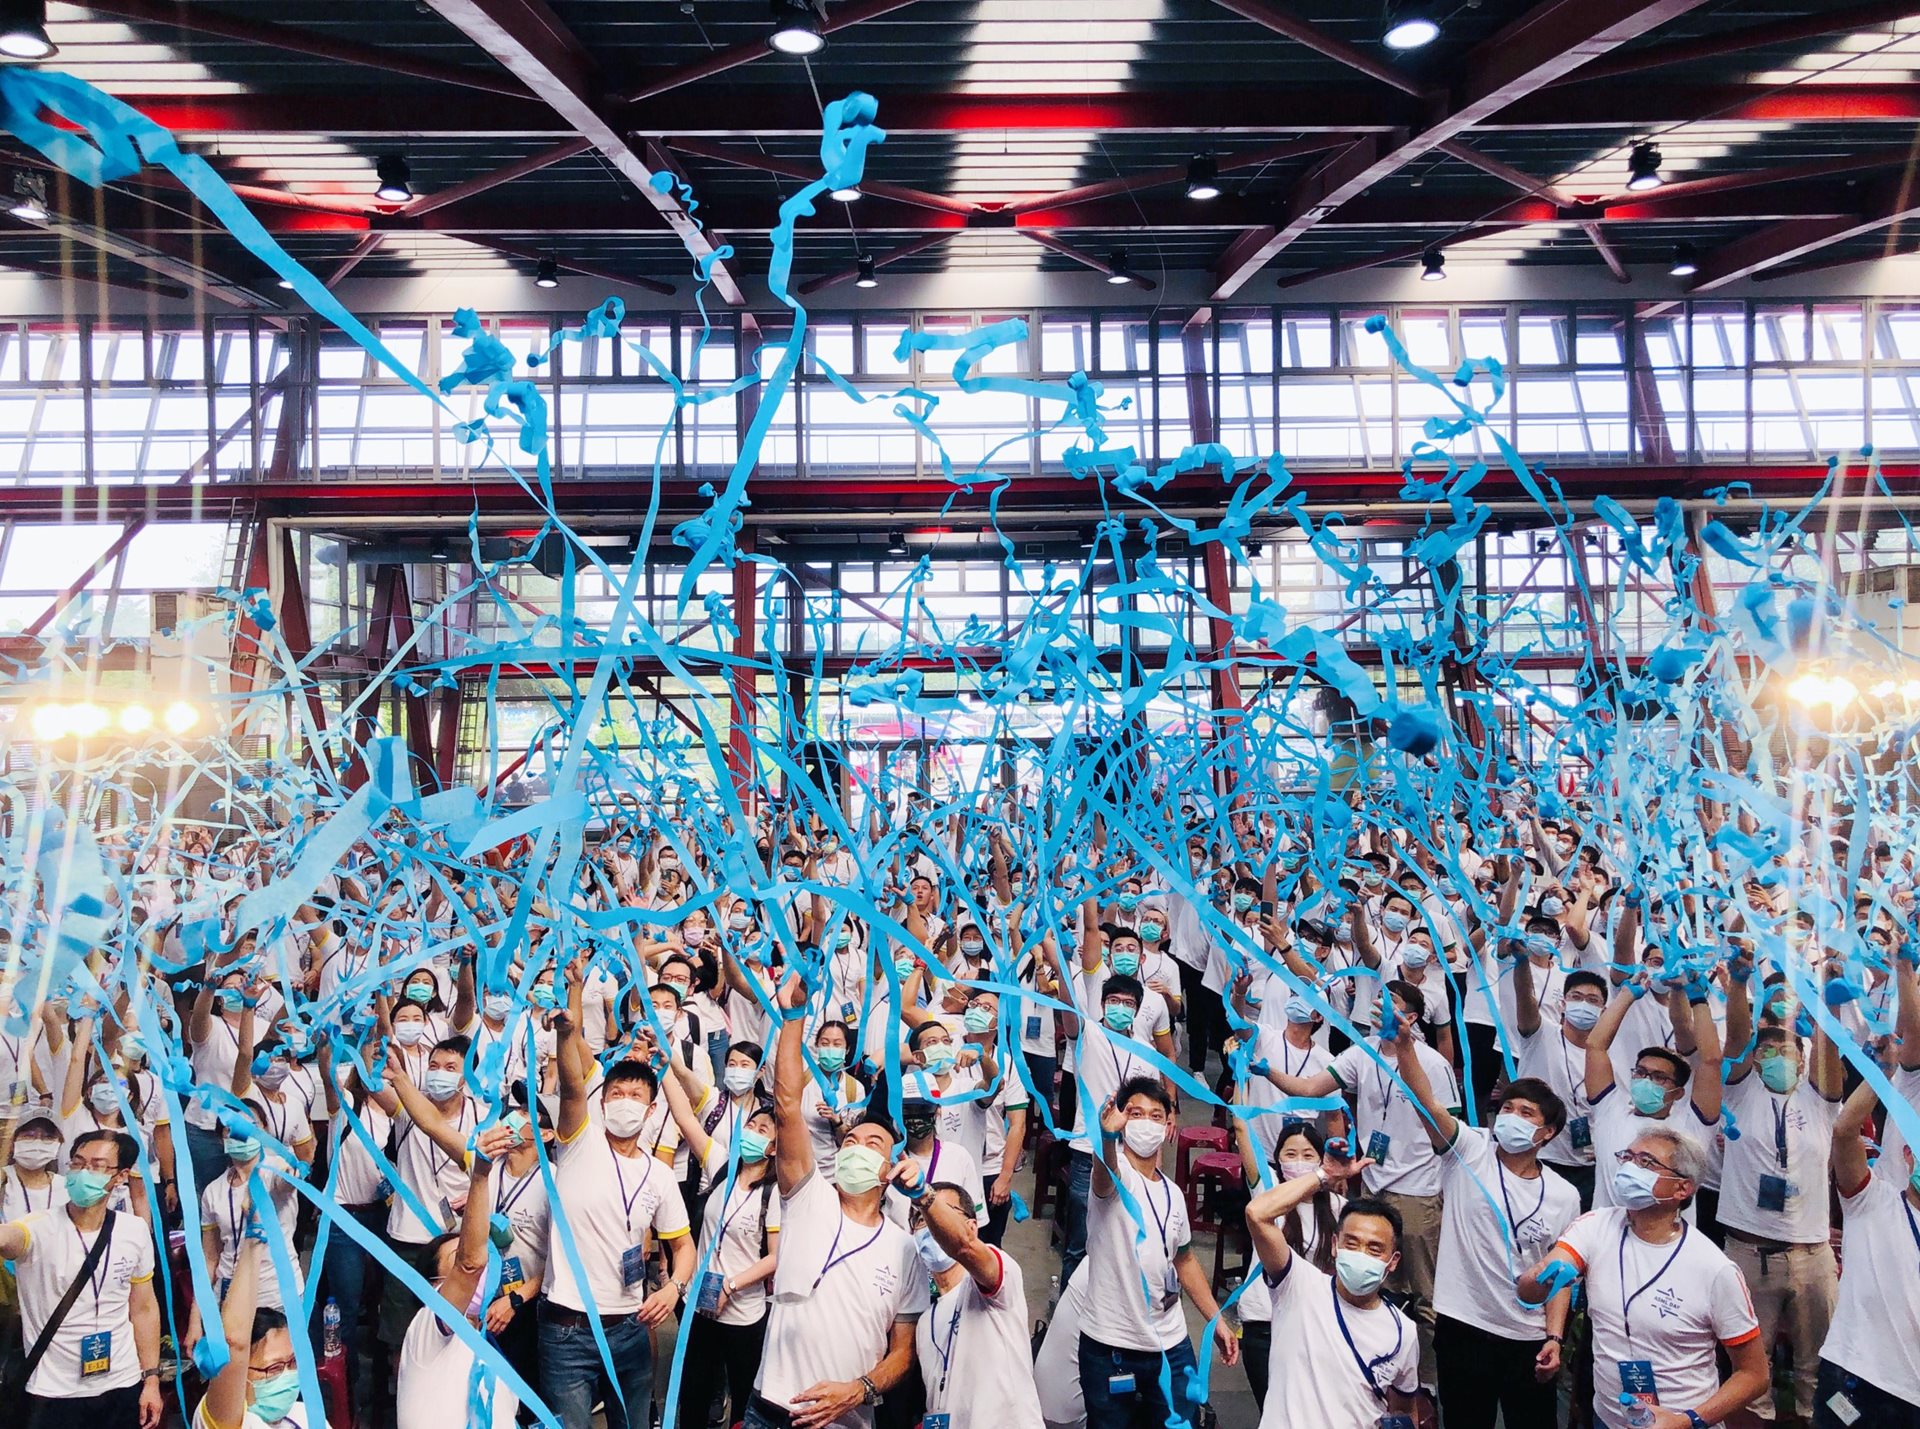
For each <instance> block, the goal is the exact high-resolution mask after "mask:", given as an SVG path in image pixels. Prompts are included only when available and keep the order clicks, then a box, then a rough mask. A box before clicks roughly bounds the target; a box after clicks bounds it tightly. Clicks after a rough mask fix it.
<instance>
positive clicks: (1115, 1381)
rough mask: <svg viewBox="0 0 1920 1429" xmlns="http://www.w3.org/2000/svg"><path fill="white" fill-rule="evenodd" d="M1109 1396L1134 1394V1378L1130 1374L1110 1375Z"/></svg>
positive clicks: (1108, 1377) (1108, 1381)
mask: <svg viewBox="0 0 1920 1429" xmlns="http://www.w3.org/2000/svg"><path fill="white" fill-rule="evenodd" d="M1107 1393H1108V1394H1132V1393H1133V1376H1132V1375H1130V1374H1110V1375H1108V1376H1107Z"/></svg>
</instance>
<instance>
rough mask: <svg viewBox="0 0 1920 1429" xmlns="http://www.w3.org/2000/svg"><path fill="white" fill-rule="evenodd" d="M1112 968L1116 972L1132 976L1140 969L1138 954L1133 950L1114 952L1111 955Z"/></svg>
mask: <svg viewBox="0 0 1920 1429" xmlns="http://www.w3.org/2000/svg"><path fill="white" fill-rule="evenodd" d="M1113 970H1114V971H1115V972H1117V973H1124V974H1125V975H1126V976H1128V977H1132V976H1133V975H1134V974H1135V973H1137V972H1139V971H1140V955H1139V954H1138V953H1134V952H1126V953H1115V954H1114V955H1113Z"/></svg>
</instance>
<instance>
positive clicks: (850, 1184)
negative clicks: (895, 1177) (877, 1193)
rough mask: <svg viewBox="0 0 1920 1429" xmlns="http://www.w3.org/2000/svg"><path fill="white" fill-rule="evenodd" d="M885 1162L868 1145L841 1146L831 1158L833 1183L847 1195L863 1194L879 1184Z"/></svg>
mask: <svg viewBox="0 0 1920 1429" xmlns="http://www.w3.org/2000/svg"><path fill="white" fill-rule="evenodd" d="M886 1164H887V1163H886V1161H885V1160H884V1159H883V1158H882V1157H881V1155H880V1153H879V1152H877V1151H875V1150H874V1149H873V1148H872V1147H870V1146H860V1145H853V1146H843V1147H841V1148H840V1151H839V1153H838V1154H837V1155H836V1156H835V1157H834V1158H833V1183H834V1185H836V1186H838V1187H839V1188H840V1189H841V1190H843V1191H845V1192H846V1193H847V1194H848V1195H849V1196H864V1195H865V1194H866V1193H867V1192H869V1191H871V1190H872V1189H873V1188H874V1187H875V1186H878V1185H879V1184H880V1173H881V1171H883V1170H884V1169H886Z"/></svg>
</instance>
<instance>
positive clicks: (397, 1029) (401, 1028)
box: [393, 1022, 427, 1047]
mask: <svg viewBox="0 0 1920 1429" xmlns="http://www.w3.org/2000/svg"><path fill="white" fill-rule="evenodd" d="M426 1035H427V1024H426V1023H424V1022H396V1023H394V1024H393V1040H394V1041H396V1042H398V1043H399V1044H400V1045H401V1046H402V1047H418V1046H419V1045H420V1043H421V1041H422V1040H423V1039H425V1037H426Z"/></svg>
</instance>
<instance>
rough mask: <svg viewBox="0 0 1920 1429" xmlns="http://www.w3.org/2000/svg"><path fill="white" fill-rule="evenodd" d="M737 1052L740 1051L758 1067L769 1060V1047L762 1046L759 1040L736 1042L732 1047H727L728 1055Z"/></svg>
mask: <svg viewBox="0 0 1920 1429" xmlns="http://www.w3.org/2000/svg"><path fill="white" fill-rule="evenodd" d="M735 1052H738V1053H739V1054H740V1055H741V1056H743V1057H745V1058H746V1059H747V1060H749V1061H750V1062H752V1063H753V1065H754V1066H756V1067H757V1066H759V1065H760V1064H761V1063H762V1062H764V1061H766V1060H767V1049H766V1048H765V1047H762V1046H761V1045H760V1044H759V1043H758V1042H735V1043H734V1044H733V1045H732V1046H731V1047H729V1048H727V1055H728V1056H729V1057H731V1056H732V1055H733V1054H734V1053H735Z"/></svg>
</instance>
